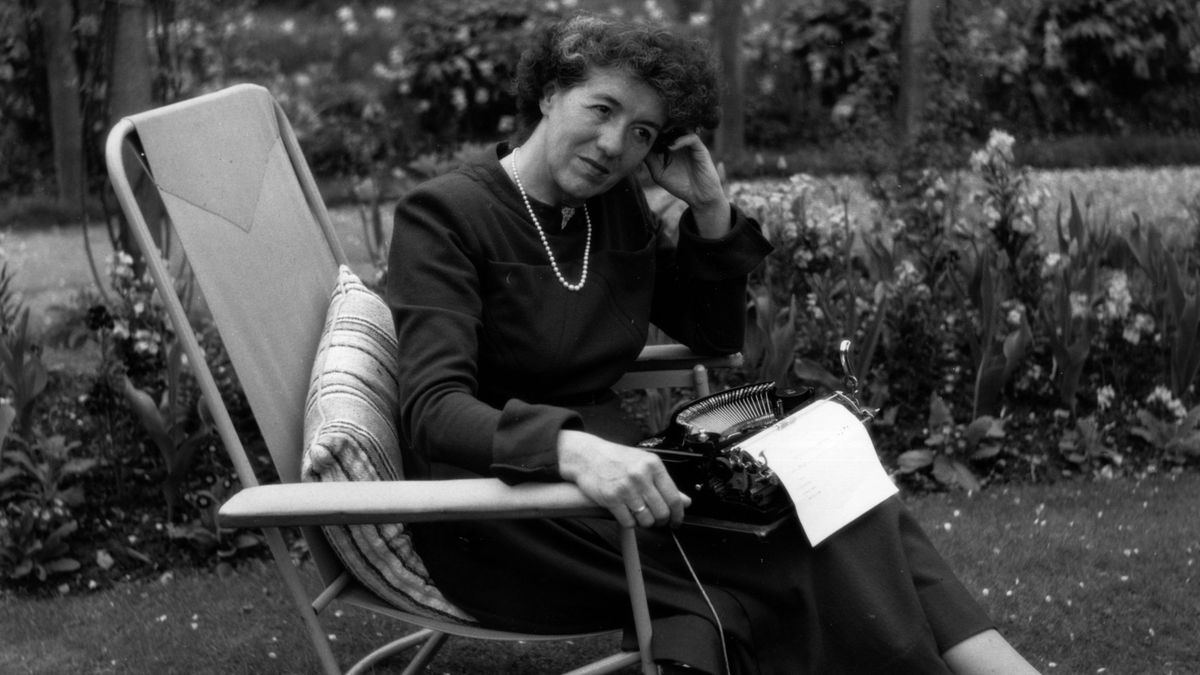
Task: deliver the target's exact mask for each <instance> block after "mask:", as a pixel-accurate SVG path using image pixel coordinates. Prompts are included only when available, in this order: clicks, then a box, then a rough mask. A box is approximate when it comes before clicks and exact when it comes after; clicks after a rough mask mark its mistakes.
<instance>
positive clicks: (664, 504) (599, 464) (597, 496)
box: [558, 430, 692, 527]
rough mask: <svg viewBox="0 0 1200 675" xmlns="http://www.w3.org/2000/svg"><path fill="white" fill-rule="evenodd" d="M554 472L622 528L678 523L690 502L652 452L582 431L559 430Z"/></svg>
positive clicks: (676, 524)
mask: <svg viewBox="0 0 1200 675" xmlns="http://www.w3.org/2000/svg"><path fill="white" fill-rule="evenodd" d="M558 472H559V474H560V475H561V476H562V477H563V478H564V479H566V480H569V481H571V482H572V483H574V484H575V485H577V486H579V489H580V490H582V491H583V493H584V494H585V495H587V496H588V497H590V498H591V499H592V501H595V502H596V503H597V504H600V505H601V506H603V507H604V508H606V509H608V510H609V511H610V512H612V514H613V517H614V518H616V519H617V522H618V523H620V524H621V526H622V527H635V526H639V525H640V526H642V527H652V526H655V525H670V526H672V527H678V526H679V525H680V524H681V523H682V522H683V511H684V509H686V508H687V507H688V506H689V505H691V503H692V500H691V498H690V497H688V496H687V495H685V494H683V493H682V492H680V491H679V489H678V488H677V487H675V481H673V480H671V476H670V475H668V474H667V469H666V467H665V466H663V463H662V460H660V459H659V458H658V456H657V455H655V454H654V453H652V452H647V451H645V450H640V449H638V448H631V447H628V446H624V445H618V444H616V443H610V442H609V441H606V440H604V439H602V438H600V437H598V436H594V435H592V434H589V433H586V432H583V431H573V430H563V431H561V432H559V436H558Z"/></svg>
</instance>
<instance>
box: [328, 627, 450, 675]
mask: <svg viewBox="0 0 1200 675" xmlns="http://www.w3.org/2000/svg"><path fill="white" fill-rule="evenodd" d="M445 641H446V634H445V633H441V632H438V631H435V630H430V629H428V628H426V629H423V630H419V631H417V632H415V633H410V634H408V635H405V636H404V637H402V638H400V639H398V640H395V641H394V642H389V643H387V644H386V645H384V646H382V647H380V648H379V649H376V650H375V651H373V652H371V653H370V654H367V655H366V656H364V657H362V659H361V660H360V661H359V662H358V663H356V664H354V665H353V666H351V668H350V670H347V671H346V675H360V673H365V672H366V671H367V669H368V668H370V667H371V666H374V665H375V664H377V663H379V662H380V661H383V660H384V659H386V658H388V657H390V656H394V655H395V654H399V653H400V652H402V651H404V650H406V649H408V648H410V647H412V646H414V645H421V649H420V650H419V651H418V652H417V653H416V655H415V656H413V659H412V661H410V662H409V664H408V667H406V668H405V669H404V673H405V675H408V674H409V673H419V672H421V671H422V670H424V668H425V666H426V665H427V664H428V663H429V661H430V660H431V659H432V658H433V657H434V655H435V654H437V651H438V649H439V648H441V646H442V643H443V642H445Z"/></svg>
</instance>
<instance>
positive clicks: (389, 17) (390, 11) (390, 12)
mask: <svg viewBox="0 0 1200 675" xmlns="http://www.w3.org/2000/svg"><path fill="white" fill-rule="evenodd" d="M395 19H396V10H395V8H393V7H389V6H388V5H380V6H378V7H376V8H375V20H376V21H382V22H384V23H391V22H392V21H394V20H395Z"/></svg>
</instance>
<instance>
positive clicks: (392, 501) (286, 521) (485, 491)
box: [220, 478, 608, 527]
mask: <svg viewBox="0 0 1200 675" xmlns="http://www.w3.org/2000/svg"><path fill="white" fill-rule="evenodd" d="M607 513H608V511H606V510H605V509H603V508H601V507H600V506H598V505H596V503H595V502H593V501H592V500H590V499H588V498H587V497H586V496H584V494H583V493H582V492H580V490H579V488H578V487H576V486H575V485H574V484H572V483H526V484H522V485H515V486H514V485H506V484H504V483H503V482H501V481H500V480H498V479H495V478H466V479H458V480H410V481H362V482H344V483H285V484H280V485H259V486H255V487H248V488H243V489H242V490H241V491H239V492H237V493H236V494H234V495H233V497H231V498H230V499H229V501H227V502H225V503H224V504H223V505H222V506H221V510H220V522H221V525H222V526H223V527H287V526H296V525H352V524H363V523H394V522H399V521H404V522H410V523H411V522H419V521H432V520H481V519H490V520H496V519H505V518H567V517H580V516H603V515H605V514H607Z"/></svg>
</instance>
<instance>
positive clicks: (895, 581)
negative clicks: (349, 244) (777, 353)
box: [388, 18, 1031, 673]
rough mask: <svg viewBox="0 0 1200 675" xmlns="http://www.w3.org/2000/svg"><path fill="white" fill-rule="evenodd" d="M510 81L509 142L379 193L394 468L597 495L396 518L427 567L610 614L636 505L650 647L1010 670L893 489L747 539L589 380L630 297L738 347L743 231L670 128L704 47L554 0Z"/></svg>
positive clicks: (633, 331) (538, 622)
mask: <svg viewBox="0 0 1200 675" xmlns="http://www.w3.org/2000/svg"><path fill="white" fill-rule="evenodd" d="M517 85H518V99H519V106H520V107H519V113H520V115H521V117H522V122H523V131H522V133H521V136H522V138H521V141H520V143H519V145H515V146H513V147H510V146H509V145H508V144H501V145H499V146H498V147H497V148H496V151H495V152H494V153H488V155H487V156H485V157H482V158H480V159H479V160H478V161H475V162H472V163H469V164H467V165H465V166H464V167H462V168H461V169H459V170H458V171H456V172H453V173H451V174H448V175H446V176H443V177H440V178H437V179H434V180H433V181H430V182H429V183H426V184H425V185H423V186H421V187H419V188H417V189H415V190H414V191H412V192H411V193H410V194H409V195H407V196H406V197H405V199H404V200H403V201H402V202H401V204H400V205H399V206H398V207H397V210H396V222H395V229H394V233H393V243H392V250H391V253H390V259H389V272H390V275H389V287H388V295H389V302H390V303H391V306H392V308H393V313H394V316H395V319H396V329H397V332H398V335H399V339H400V341H401V344H403V345H404V347H405V348H404V350H403V351H404V354H403V356H402V359H403V362H402V364H401V400H402V401H403V405H402V410H401V412H400V419H399V424H400V428H401V433H402V436H403V438H404V442H405V456H404V461H405V470H406V471H407V472H408V474H409V475H411V476H412V477H414V478H452V477H467V476H479V475H491V476H499V477H500V478H502V479H504V480H505V481H508V482H520V481H530V480H552V481H557V480H567V481H571V482H573V483H575V484H577V485H578V486H579V487H580V489H581V490H583V491H584V492H585V493H586V494H587V495H588V496H589V497H591V498H592V499H594V500H595V501H596V502H597V503H599V504H601V505H603V506H604V507H606V508H607V509H608V510H609V511H611V513H612V516H613V519H612V520H609V519H603V520H601V519H570V520H556V521H508V522H467V523H440V524H437V525H434V526H423V525H414V527H413V530H414V537H415V541H416V544H417V546H418V547H419V548H420V551H421V555H422V556H423V558H424V559H425V560H426V562H427V563H428V565H429V568H430V570H432V572H433V575H434V578H435V581H436V582H437V584H438V586H439V587H440V588H441V589H442V591H443V593H445V594H446V595H447V597H449V598H450V599H451V600H453V601H454V602H455V603H457V604H459V605H460V606H461V607H463V608H464V609H466V610H467V611H468V612H470V613H472V614H473V615H475V616H476V617H477V618H479V619H480V620H481V621H483V623H485V624H486V625H490V626H495V627H499V628H506V629H512V630H529V631H538V632H545V631H553V632H567V631H587V630H594V629H601V628H604V627H610V626H613V625H617V624H620V623H621V622H624V621H627V620H628V611H629V610H628V604H627V600H626V596H625V593H624V573H623V567H622V563H621V559H620V553H619V545H618V543H617V542H618V534H619V529H618V528H622V527H634V526H637V527H639V528H640V529H639V543H640V547H641V551H642V557H643V565H644V568H645V575H646V581H647V586H648V593H649V596H650V603H651V611H652V613H653V614H654V616H655V626H654V635H655V639H654V656H655V659H656V661H658V662H659V663H661V664H663V667H664V670H671V669H674V668H692V669H695V671H699V672H709V673H718V672H724V671H725V670H726V663H727V662H729V666H730V667H731V669H732V670H733V671H735V672H738V673H795V672H819V673H827V672H853V673H864V672H877V671H878V672H922V673H924V672H952V671H953V672H984V671H982V670H979V669H978V668H976V666H983V665H993V666H995V667H998V668H1001V669H1002V670H1001V671H997V672H1007V673H1014V672H1022V670H1020V669H1018V668H1017V666H1020V668H1023V669H1028V670H1031V669H1029V668H1028V665H1027V664H1025V662H1024V661H1023V660H1022V659H1021V658H1020V657H1019V656H1018V655H1017V654H1016V653H1015V652H1014V651H1013V650H1012V649H1011V647H1009V646H1008V645H1007V643H1005V642H1004V641H1003V639H1002V638H1000V637H999V635H998V634H997V633H996V632H995V631H994V630H993V629H992V627H991V624H990V622H989V621H988V619H987V617H986V616H985V615H984V614H983V612H982V611H981V610H980V609H979V608H978V606H977V605H976V604H975V603H974V601H973V600H972V599H971V598H970V596H969V594H968V593H967V591H966V590H965V589H963V588H962V586H961V585H960V584H959V583H958V582H957V581H956V580H955V579H954V577H953V575H952V574H951V573H950V572H949V570H948V569H946V567H945V564H944V563H943V562H942V560H941V559H940V557H938V556H937V554H936V553H935V552H934V551H933V549H932V547H931V546H930V544H929V542H928V541H927V540H926V539H925V538H924V536H923V535H922V534H921V533H920V532H919V531H918V529H917V527H916V525H915V524H914V523H913V521H912V519H911V518H910V517H909V516H908V515H907V513H906V512H905V511H904V510H903V508H902V507H901V506H900V505H899V503H898V502H895V501H891V502H886V503H885V504H884V505H882V506H880V507H878V508H876V509H875V510H873V511H872V512H871V513H870V514H868V515H867V516H864V517H863V518H861V519H860V520H858V521H856V522H855V523H853V524H851V525H850V526H848V527H847V528H846V529H845V530H843V531H842V532H840V533H838V534H837V535H836V536H834V537H833V538H832V539H831V540H829V541H828V542H826V543H825V544H822V546H821V547H820V548H818V549H816V550H814V549H812V548H811V547H809V546H808V544H807V542H806V540H805V538H804V535H803V533H802V531H801V530H800V526H799V524H798V523H796V522H791V523H789V524H788V525H787V526H786V527H785V528H783V531H779V532H776V533H775V534H774V535H772V537H771V538H769V539H768V540H766V541H765V542H760V541H758V540H751V539H747V538H744V536H743V535H720V534H715V533H714V532H713V531H712V530H704V529H700V528H693V527H678V526H679V525H680V524H681V523H682V522H683V518H684V514H685V511H686V509H687V506H688V505H689V503H690V499H689V498H688V496H687V495H686V494H684V493H682V492H681V491H680V490H679V489H678V487H677V486H676V485H675V484H674V483H673V482H672V480H671V478H670V476H669V475H668V474H667V472H666V470H665V469H664V468H663V465H662V463H661V462H660V461H659V460H658V459H657V458H656V457H655V456H653V455H652V454H650V453H647V452H644V451H642V450H639V449H637V448H634V447H632V444H633V443H635V442H636V441H637V440H638V439H639V437H640V435H641V433H640V430H639V429H638V427H637V425H636V424H634V423H632V422H631V421H630V420H628V419H626V418H625V417H624V416H622V415H621V412H620V408H619V405H618V402H617V400H616V398H615V396H614V395H613V394H612V393H611V391H610V387H611V386H612V384H613V383H614V382H615V381H616V380H617V378H618V377H620V375H621V374H622V373H623V372H624V371H625V370H626V369H627V367H628V366H629V364H630V363H631V362H632V361H633V359H634V358H635V357H636V355H637V353H638V351H639V350H640V349H641V347H642V345H643V344H644V342H645V339H646V334H647V328H648V324H649V323H650V322H653V323H654V324H655V325H657V326H659V327H660V328H662V329H663V330H665V331H666V332H667V333H668V334H670V335H671V336H673V337H675V338H676V339H678V340H680V341H681V342H683V343H685V344H687V345H689V346H691V347H692V348H693V349H695V350H697V351H701V352H707V353H713V354H717V353H730V352H733V351H736V350H737V349H739V348H740V347H741V341H742V337H743V330H744V321H745V316H744V301H745V285H746V275H747V274H748V273H749V272H750V271H751V270H752V269H753V268H754V267H755V266H756V265H757V264H758V263H759V262H760V261H761V259H762V258H763V256H764V255H765V254H766V253H767V251H768V250H769V245H768V244H767V243H766V242H765V241H764V240H763V238H762V235H761V234H760V232H759V227H758V225H757V224H756V223H754V222H752V221H749V220H748V219H746V218H745V217H744V216H743V215H741V214H740V213H738V212H737V211H736V210H735V209H733V208H731V206H730V204H729V202H728V200H727V199H726V197H725V194H724V192H723V190H722V188H721V185H720V181H719V179H718V175H717V172H716V169H715V167H714V166H713V163H712V160H711V158H710V155H709V153H708V151H707V149H706V148H705V147H704V145H703V143H702V142H701V141H700V139H699V138H698V137H697V136H696V135H695V133H694V131H695V130H697V129H699V128H701V127H707V128H711V127H712V126H714V125H715V123H716V121H717V120H716V106H715V100H716V92H715V75H714V71H713V69H712V67H711V65H710V61H709V58H708V56H707V54H706V51H705V49H704V48H703V47H702V46H701V45H699V44H697V43H695V42H692V41H687V40H683V39H680V38H678V37H676V36H673V35H671V34H670V33H667V32H665V31H663V30H659V29H654V28H650V27H646V26H623V25H617V24H613V23H608V22H606V21H602V20H599V19H595V18H579V19H574V20H570V21H567V22H564V23H562V24H559V25H557V26H554V27H552V28H550V29H548V30H546V31H545V32H544V33H543V34H542V35H541V36H540V38H539V39H538V41H537V42H536V44H534V45H533V47H532V48H531V49H530V50H529V51H528V52H527V53H526V54H525V55H524V57H523V58H522V61H521V64H520V67H519V72H518V81H517ZM642 166H645V167H646V169H647V170H648V173H649V175H650V177H652V178H653V180H654V181H655V182H656V183H658V185H660V186H662V187H663V188H664V189H665V190H666V191H667V192H669V193H671V194H672V195H675V196H676V197H678V198H680V199H681V200H683V201H684V202H685V203H686V204H687V205H688V209H687V211H686V212H685V213H684V215H683V217H682V219H681V222H680V227H679V234H678V243H677V245H676V246H673V247H668V246H660V245H659V241H658V239H659V238H660V235H661V234H662V233H661V232H659V231H658V229H657V228H656V227H655V226H654V225H653V221H652V219H651V218H650V217H649V216H648V215H647V213H648V210H647V208H646V204H645V199H644V196H643V195H642V192H641V190H640V188H639V185H638V183H637V182H636V180H635V179H634V175H635V173H636V172H637V171H638V170H639V168H641V167H642ZM672 533H674V534H676V535H677V536H678V538H679V541H680V543H681V545H682V549H683V550H684V551H685V552H686V553H687V555H688V557H689V558H690V560H691V563H692V564H693V565H694V566H695V569H696V572H697V573H698V575H699V578H700V579H701V580H702V581H703V582H704V584H705V586H706V589H707V590H708V595H709V598H710V599H711V602H712V603H713V606H714V607H715V610H716V615H717V618H714V617H713V613H712V611H711V610H710V608H709V606H708V604H707V601H706V599H705V598H704V596H702V595H701V594H700V593H699V592H698V590H697V589H696V586H695V584H694V583H693V582H692V581H691V576H690V574H689V572H688V570H687V566H686V564H685V563H684V561H683V559H682V557H681V555H680V551H679V549H678V548H677V547H676V543H675V540H674V539H673V538H672ZM718 619H719V622H720V625H721V628H722V629H723V630H722V631H719V630H718V629H717V623H718ZM722 636H723V637H722ZM973 668H974V669H973ZM693 672H694V671H693Z"/></svg>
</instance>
